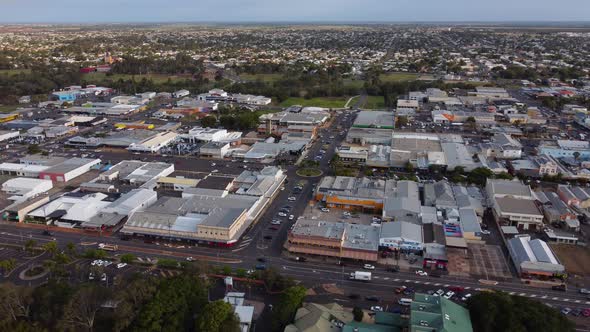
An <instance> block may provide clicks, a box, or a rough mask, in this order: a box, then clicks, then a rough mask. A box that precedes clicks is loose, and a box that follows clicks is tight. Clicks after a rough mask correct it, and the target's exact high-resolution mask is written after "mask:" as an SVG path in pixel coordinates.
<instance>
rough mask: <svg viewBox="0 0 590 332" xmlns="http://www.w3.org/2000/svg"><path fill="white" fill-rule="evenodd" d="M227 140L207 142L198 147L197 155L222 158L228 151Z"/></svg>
mask: <svg viewBox="0 0 590 332" xmlns="http://www.w3.org/2000/svg"><path fill="white" fill-rule="evenodd" d="M229 148H230V144H229V143H227V142H213V141H212V142H207V143H205V144H203V145H202V146H201V147H200V148H199V155H200V156H201V157H205V158H215V159H223V158H225V156H227V155H228V153H229Z"/></svg>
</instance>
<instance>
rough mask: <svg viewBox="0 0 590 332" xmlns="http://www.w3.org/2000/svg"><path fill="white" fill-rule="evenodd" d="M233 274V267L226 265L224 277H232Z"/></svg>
mask: <svg viewBox="0 0 590 332" xmlns="http://www.w3.org/2000/svg"><path fill="white" fill-rule="evenodd" d="M231 272H232V268H231V266H227V265H226V266H224V267H223V274H224V275H226V276H229V275H231Z"/></svg>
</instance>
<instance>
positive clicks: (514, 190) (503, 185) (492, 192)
mask: <svg viewBox="0 0 590 332" xmlns="http://www.w3.org/2000/svg"><path fill="white" fill-rule="evenodd" d="M486 193H487V196H488V199H492V198H503V197H511V198H517V199H525V200H532V199H534V196H533V191H532V190H531V187H530V186H528V185H525V184H523V183H522V182H520V181H517V180H499V179H488V180H487V181H486Z"/></svg>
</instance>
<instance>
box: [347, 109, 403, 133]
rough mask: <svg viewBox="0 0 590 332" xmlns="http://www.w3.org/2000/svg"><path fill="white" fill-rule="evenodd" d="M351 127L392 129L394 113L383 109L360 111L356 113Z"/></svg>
mask: <svg viewBox="0 0 590 332" xmlns="http://www.w3.org/2000/svg"><path fill="white" fill-rule="evenodd" d="M352 127H354V128H377V129H393V128H394V127H395V120H394V113H393V112H385V111H361V112H358V113H357V115H356V118H355V120H354V123H353V124H352Z"/></svg>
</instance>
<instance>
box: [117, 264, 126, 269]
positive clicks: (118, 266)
mask: <svg viewBox="0 0 590 332" xmlns="http://www.w3.org/2000/svg"><path fill="white" fill-rule="evenodd" d="M125 266H127V263H119V264H117V269H122V268H124V267H125Z"/></svg>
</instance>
